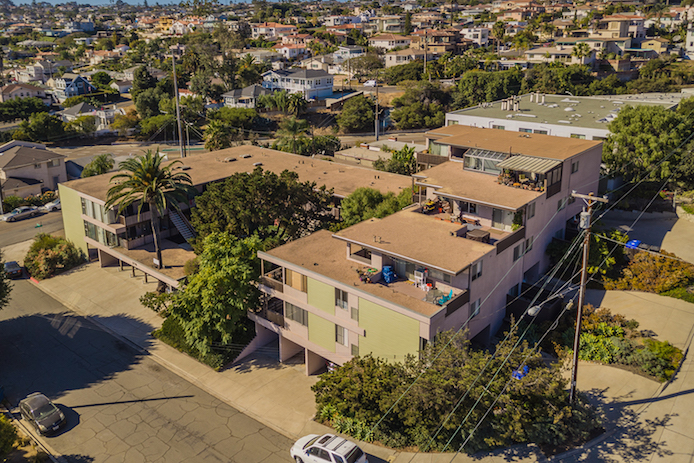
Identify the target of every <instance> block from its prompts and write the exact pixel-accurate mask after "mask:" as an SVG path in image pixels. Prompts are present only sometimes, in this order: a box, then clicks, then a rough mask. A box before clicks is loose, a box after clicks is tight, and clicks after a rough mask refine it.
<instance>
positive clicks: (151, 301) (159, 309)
mask: <svg viewBox="0 0 694 463" xmlns="http://www.w3.org/2000/svg"><path fill="white" fill-rule="evenodd" d="M170 303H171V294H169V293H159V292H155V291H150V292H147V293H145V294H143V295H142V296H140V304H142V305H143V306H145V307H147V308H148V309H151V310H152V311H154V312H156V313H162V314H164V315H166V314H167V309H168V308H169V304H170Z"/></svg>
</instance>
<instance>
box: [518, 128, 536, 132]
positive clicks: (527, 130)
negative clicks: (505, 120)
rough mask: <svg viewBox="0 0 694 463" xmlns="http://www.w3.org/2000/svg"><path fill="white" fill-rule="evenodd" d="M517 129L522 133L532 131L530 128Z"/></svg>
mask: <svg viewBox="0 0 694 463" xmlns="http://www.w3.org/2000/svg"><path fill="white" fill-rule="evenodd" d="M518 131H519V132H523V133H533V130H532V129H518Z"/></svg>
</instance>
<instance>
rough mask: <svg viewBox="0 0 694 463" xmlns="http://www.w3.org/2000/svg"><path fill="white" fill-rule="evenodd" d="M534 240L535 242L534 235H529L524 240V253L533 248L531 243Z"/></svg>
mask: <svg viewBox="0 0 694 463" xmlns="http://www.w3.org/2000/svg"><path fill="white" fill-rule="evenodd" d="M534 242H535V237H534V236H531V237H530V238H528V239H527V240H525V252H526V254H527V253H528V252H530V251H531V250H532V249H533V243H534Z"/></svg>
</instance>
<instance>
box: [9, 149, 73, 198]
mask: <svg viewBox="0 0 694 463" xmlns="http://www.w3.org/2000/svg"><path fill="white" fill-rule="evenodd" d="M64 159H65V156H63V155H62V154H58V153H54V152H53V151H50V150H47V149H46V145H42V144H39V143H30V142H27V141H18V140H14V141H11V142H9V143H5V144H4V145H2V146H0V181H1V182H2V194H3V197H7V196H19V197H22V198H24V197H27V196H30V195H37V194H41V192H42V191H44V190H55V189H57V188H58V184H59V183H61V182H65V181H67V172H66V170H65V161H64Z"/></svg>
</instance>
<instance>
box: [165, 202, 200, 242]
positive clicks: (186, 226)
mask: <svg viewBox="0 0 694 463" xmlns="http://www.w3.org/2000/svg"><path fill="white" fill-rule="evenodd" d="M169 218H170V219H171V222H173V224H174V226H175V227H176V229H177V230H178V232H179V233H180V234H181V236H182V237H183V238H185V240H186V241H190V240H192V239H193V238H195V229H194V228H193V226H192V225H191V224H190V222H188V219H186V218H185V216H184V215H183V214H181V213H180V212H179V211H177V210H174V209H170V210H169Z"/></svg>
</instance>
